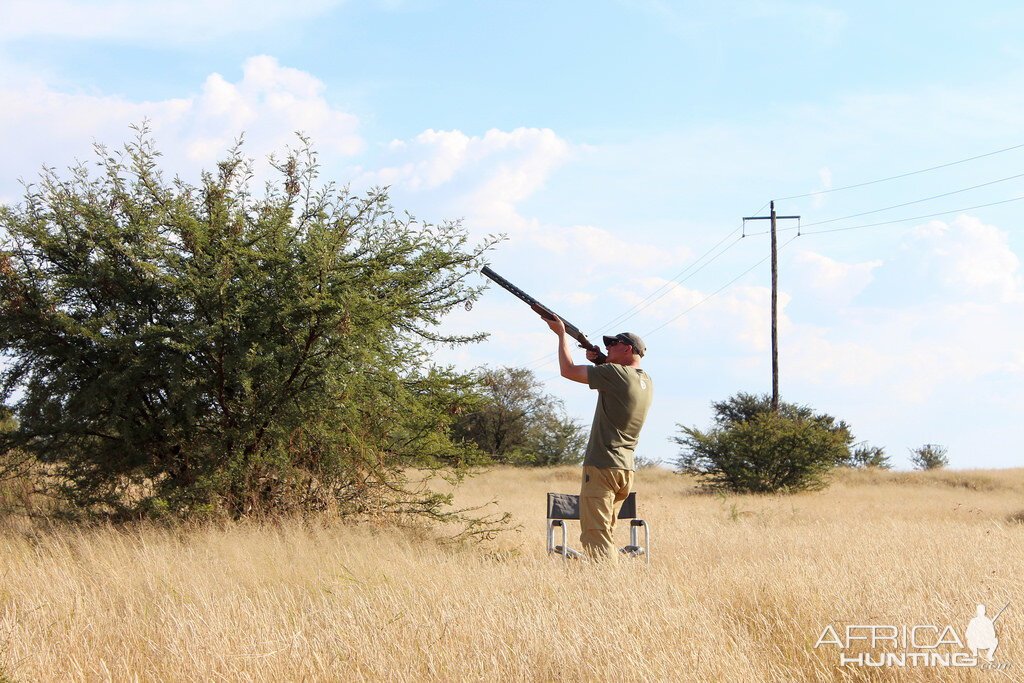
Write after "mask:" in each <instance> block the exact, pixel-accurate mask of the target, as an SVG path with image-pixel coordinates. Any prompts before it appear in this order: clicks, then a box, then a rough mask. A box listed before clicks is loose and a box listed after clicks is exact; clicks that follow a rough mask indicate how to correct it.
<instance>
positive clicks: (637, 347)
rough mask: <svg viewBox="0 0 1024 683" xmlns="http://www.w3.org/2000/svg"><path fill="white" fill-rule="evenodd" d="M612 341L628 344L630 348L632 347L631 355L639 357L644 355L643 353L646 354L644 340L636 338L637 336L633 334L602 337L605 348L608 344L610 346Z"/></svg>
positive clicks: (624, 333) (622, 333)
mask: <svg viewBox="0 0 1024 683" xmlns="http://www.w3.org/2000/svg"><path fill="white" fill-rule="evenodd" d="M613 341H620V342H622V343H623V344H629V345H630V346H632V347H633V353H635V354H636V355H638V356H641V357H642V356H643V355H644V353H646V352H647V347H646V346H645V345H644V340H643V339H641V338H640V337H638V336H637V335H635V334H633V333H632V332H619V333H618V334H617V335H615V336H613V337H609V336H608V335H605V336H604V345H605V346H608V344H611V343H612V342H613Z"/></svg>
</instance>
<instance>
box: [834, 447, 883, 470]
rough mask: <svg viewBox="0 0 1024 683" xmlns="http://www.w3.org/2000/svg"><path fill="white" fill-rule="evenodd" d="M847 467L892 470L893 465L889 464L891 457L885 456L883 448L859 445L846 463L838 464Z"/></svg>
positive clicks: (851, 452)
mask: <svg viewBox="0 0 1024 683" xmlns="http://www.w3.org/2000/svg"><path fill="white" fill-rule="evenodd" d="M838 464H840V465H844V466H846V467H854V468H857V467H874V468H877V469H882V470H891V469H892V463H891V462H889V456H888V455H886V454H885V449H884V448H882V447H881V446H867V445H864V444H862V445H859V446H857V447H856V448H854V449H853V450H852V451H850V457H849V458H848V459H847V460H846V461H845V462H841V463H838Z"/></svg>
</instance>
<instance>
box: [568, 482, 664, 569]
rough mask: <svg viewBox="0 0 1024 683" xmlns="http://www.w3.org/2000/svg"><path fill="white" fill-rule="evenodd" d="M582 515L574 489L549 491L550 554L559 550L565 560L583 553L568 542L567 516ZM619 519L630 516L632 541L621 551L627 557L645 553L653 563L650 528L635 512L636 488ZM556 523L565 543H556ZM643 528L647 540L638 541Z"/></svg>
mask: <svg viewBox="0 0 1024 683" xmlns="http://www.w3.org/2000/svg"><path fill="white" fill-rule="evenodd" d="M579 518H580V497H579V496H577V495H574V494H572V493H548V555H550V554H551V553H558V554H559V555H561V556H562V563H563V564H565V563H566V562H567V561H568V559H569V558H570V557H574V558H581V557H583V556H582V555H580V553H579V552H578V551H576V550H573V549H572V548H570V547H569V546H568V544H567V543H566V536H567V530H566V527H567V525H566V523H565V522H566V520H571V519H579ZM617 519H628V520H630V522H629V545H627V546H626V547H625V548H621V549H620V550H619V552H621V553H622V554H623V555H626V556H627V557H639V556H640V555H643V556H644V558H645V559H646V561H647V564H650V563H651V553H650V547H651V529H650V527H649V526H648V525H647V522H645V521H644V520H642V519H637V516H636V491H633V492H632V493H630V494H629V495H628V496H626V500H624V501H622V507H621V508H620V509H619V515H618V517H617ZM555 527H561V529H562V545H560V546H556V545H555ZM640 527H643V529H644V544H643V545H642V546H641V545H640V544H639V543H637V536H638V535H639V534H638V532H639V529H640Z"/></svg>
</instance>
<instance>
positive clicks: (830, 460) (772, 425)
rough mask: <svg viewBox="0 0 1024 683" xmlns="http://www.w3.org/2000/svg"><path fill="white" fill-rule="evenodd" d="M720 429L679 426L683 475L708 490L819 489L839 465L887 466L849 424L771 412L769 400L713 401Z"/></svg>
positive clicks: (784, 407) (786, 410)
mask: <svg viewBox="0 0 1024 683" xmlns="http://www.w3.org/2000/svg"><path fill="white" fill-rule="evenodd" d="M713 408H714V410H715V424H714V426H713V427H712V428H711V429H709V430H707V431H701V430H699V429H697V428H696V427H684V426H683V425H677V426H678V427H679V428H680V429H681V431H682V434H681V435H680V436H675V437H672V440H673V441H675V442H676V443H678V444H679V445H681V446H683V451H682V453H681V454H680V457H679V459H678V461H677V467H678V469H679V471H681V472H685V473H688V474H692V475H695V476H696V477H698V478H699V479H701V480H702V482H703V483H704V485H705V486H706V487H707V488H711V489H724V490H729V491H736V492H750V493H774V492H780V491H781V492H787V491H788V492H792V491H800V490H805V489H817V488H821V487H823V486H824V485H825V484H826V481H825V474H826V473H827V472H828V471H829V470H831V469H832V468H834V467H837V466H848V467H870V466H874V467H887V464H888V458H887V457H886V456H885V454H884V451H883V449H881V448H872V447H868V446H866V445H863V444H862V445H860V446H857V447H855V446H854V437H853V435H852V434H851V433H850V427H849V425H847V424H846V422H844V421H842V420H838V421H837V420H836V419H835V418H834V417H832V416H831V415H827V414H825V413H815V412H814V411H813V410H812V409H811V408H809V407H807V406H801V405H796V404H793V403H785V402H783V403H781V404H780V405H779V410H778V411H775V410H773V409H772V407H771V399H770V397H769V396H767V395H762V396H754V395H752V394H746V393H742V392H741V393H739V394H737V395H736V396H733V397H730V398H729V399H727V400H725V401H720V402H718V403H714V404H713Z"/></svg>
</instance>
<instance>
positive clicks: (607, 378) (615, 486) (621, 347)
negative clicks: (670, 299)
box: [546, 316, 654, 562]
mask: <svg viewBox="0 0 1024 683" xmlns="http://www.w3.org/2000/svg"><path fill="white" fill-rule="evenodd" d="M546 322H547V324H548V327H550V328H551V330H552V331H553V332H554V333H555V334H557V335H558V366H559V369H560V370H561V373H562V377H565V378H566V379H571V380H573V381H574V382H580V383H582V384H586V385H588V386H589V387H590V388H591V389H596V390H597V409H596V410H595V412H594V422H593V424H592V425H591V427H590V441H589V442H588V443H587V451H586V455H585V456H584V458H583V484H582V486H581V488H580V544H581V545H582V546H583V550H584V551H585V553H586V554H587V556H588V557H591V558H595V559H596V558H605V559H608V560H610V561H612V562H615V561H617V559H618V553H617V552H615V543H614V539H613V531H614V530H615V517H616V516H617V515H618V509H619V508H620V507H621V506H622V501H623V500H625V499H626V496H628V495H629V490H630V488H632V486H633V470H634V469H635V467H634V463H633V451H634V450H635V449H636V444H637V439H638V438H639V437H640V428H641V427H643V424H644V420H645V419H646V418H647V410H648V409H649V408H650V407H651V396H652V393H653V389H654V385H653V383H652V382H651V378H650V376H648V374H647V373H646V372H644V371H643V370H641V369H640V359H641V358H642V357H643V355H644V353H645V352H646V350H647V349H646V347H645V346H644V343H643V340H641V339H640V337H638V336H637V335H635V334H633V333H631V332H622V333H620V334H617V335H615V336H613V337H608V336H606V337H604V345H605V349H606V351H607V354H608V358H607V360H605V361H604V363H602V364H601V365H575V364H573V362H572V355H571V350H570V348H569V339H570V337H569V336H568V335H567V334H566V333H565V325H564V324H563V323H562V321H561V320H560V319H559V318H558V316H555V317H554V319H553V320H547V321H546ZM596 358H597V352H596V351H594V350H588V351H587V359H588V360H591V361H593V360H595V359H596Z"/></svg>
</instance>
